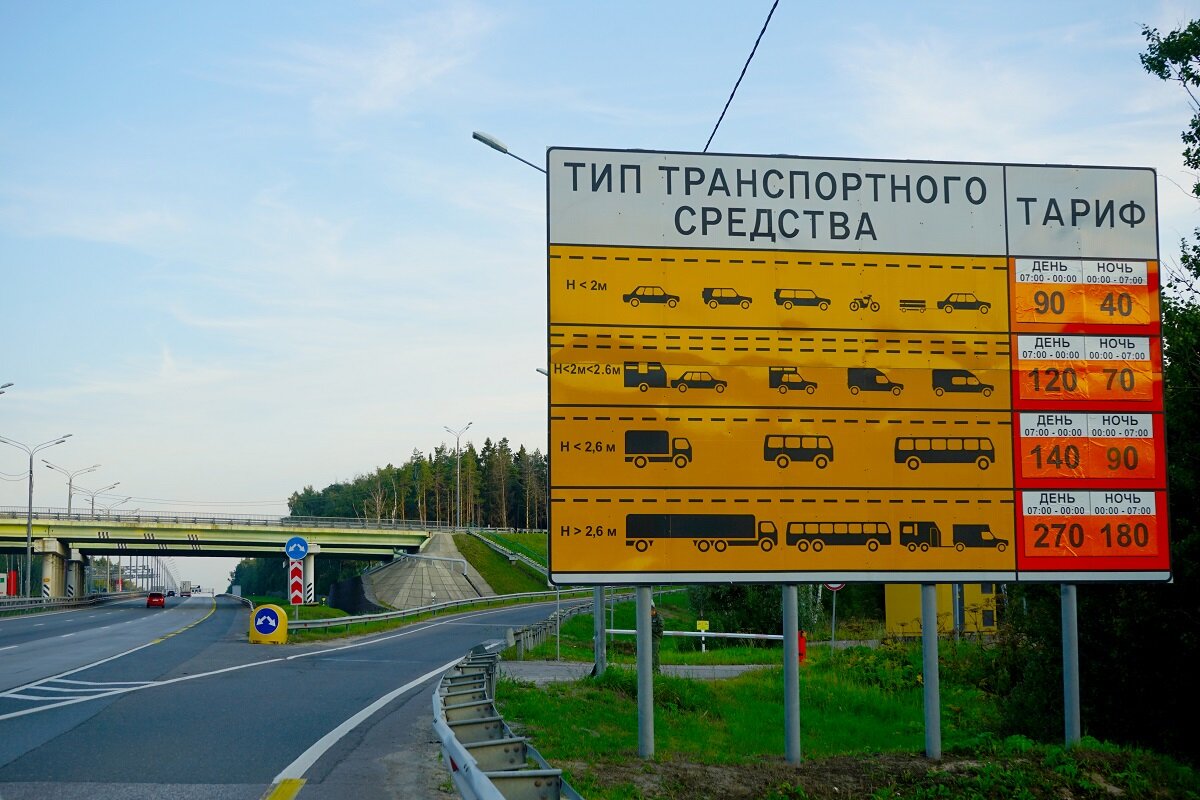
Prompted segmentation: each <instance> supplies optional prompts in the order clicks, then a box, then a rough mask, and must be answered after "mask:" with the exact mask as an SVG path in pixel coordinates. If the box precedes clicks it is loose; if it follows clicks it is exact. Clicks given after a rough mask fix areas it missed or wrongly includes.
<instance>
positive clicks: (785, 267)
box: [549, 245, 1008, 333]
mask: <svg viewBox="0 0 1200 800" xmlns="http://www.w3.org/2000/svg"><path fill="white" fill-rule="evenodd" d="M549 285H550V324H551V325H555V324H558V323H602V324H604V325H618V326H640V325H671V326H677V325H701V326H708V325H715V326H724V327H738V328H744V327H757V328H767V329H779V328H785V329H786V328H816V327H819V328H845V329H858V330H934V331H961V330H972V331H981V332H982V331H991V332H997V333H999V332H1003V331H1007V330H1008V265H1007V260H1006V259H1004V258H986V257H966V256H927V255H923V256H918V255H894V254H855V253H790V252H746V251H742V250H673V249H657V248H633V247H575V246H566V245H551V246H550V283H549Z"/></svg>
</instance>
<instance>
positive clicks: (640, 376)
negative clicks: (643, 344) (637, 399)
mask: <svg viewBox="0 0 1200 800" xmlns="http://www.w3.org/2000/svg"><path fill="white" fill-rule="evenodd" d="M623 371H624V374H625V386H626V388H630V389H632V388H635V387H636V388H637V389H638V390H639V391H642V392H644V391H646V390H647V389H651V388H654V389H665V388H667V371H666V370H665V369H663V365H662V364H660V363H659V362H657V361H626V362H625V366H624V370H623Z"/></svg>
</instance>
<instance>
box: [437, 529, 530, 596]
mask: <svg viewBox="0 0 1200 800" xmlns="http://www.w3.org/2000/svg"><path fill="white" fill-rule="evenodd" d="M454 546H455V547H457V548H458V552H460V553H462V557H463V558H465V559H466V560H467V561H469V562H471V566H473V567H475V569H477V570H478V571H479V574H480V575H482V576H483V579H484V580H485V581H487V582H488V586H491V587H492V591H494V592H495V593H496V594H519V593H521V592H544V591H546V577H545V576H544V575H541V574H539V573H537V572H535V571H534V570H532V569H530V568H529V567H528V566H526V565H525V564H522V563H521V562H519V561H518V562H517V563H515V564H510V563H509V562H508V559H507V558H506V557H504V556H502V555H500V554H499V553H497V552H496V551H495V550H493V549H491V548H490V547H488V546H487V545H486V544H484V543H483V542H481V541H479V540H478V539H476V538H475V537H474V536H468V535H467V534H465V533H456V534H454Z"/></svg>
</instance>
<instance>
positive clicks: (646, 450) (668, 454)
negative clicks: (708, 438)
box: [625, 430, 692, 469]
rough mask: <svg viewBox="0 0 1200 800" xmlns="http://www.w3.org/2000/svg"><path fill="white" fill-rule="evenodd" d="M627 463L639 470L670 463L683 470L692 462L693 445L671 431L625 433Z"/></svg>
mask: <svg viewBox="0 0 1200 800" xmlns="http://www.w3.org/2000/svg"><path fill="white" fill-rule="evenodd" d="M625 461H626V462H629V461H632V462H633V465H634V466H635V467H637V468H638V469H641V468H642V467H644V466H646V465H647V464H649V463H651V462H654V463H661V462H667V461H670V462H672V463H674V464H675V466H677V467H679V468H680V469H682V468H683V467H686V466H687V465H688V464H690V463H691V462H692V443H691V442H689V441H688V440H687V439H685V438H684V437H682V436H676V437H675V438H674V439H672V438H671V434H670V432H669V431H641V430H637V431H625Z"/></svg>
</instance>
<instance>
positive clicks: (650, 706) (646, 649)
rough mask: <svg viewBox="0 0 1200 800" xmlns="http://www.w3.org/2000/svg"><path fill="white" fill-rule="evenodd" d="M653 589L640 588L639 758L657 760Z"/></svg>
mask: <svg viewBox="0 0 1200 800" xmlns="http://www.w3.org/2000/svg"><path fill="white" fill-rule="evenodd" d="M650 602H651V601H650V587H649V586H639V587H638V588H637V687H638V755H639V756H641V757H642V758H653V757H654V664H653V661H652V658H653V654H652V653H651V649H652V648H653V646H654V644H653V642H652V641H651V638H650V637H651V634H650Z"/></svg>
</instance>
